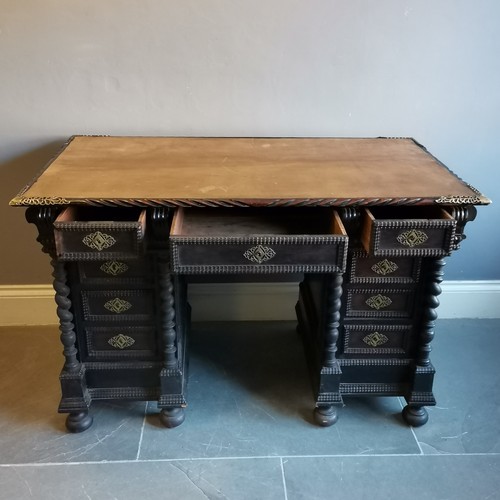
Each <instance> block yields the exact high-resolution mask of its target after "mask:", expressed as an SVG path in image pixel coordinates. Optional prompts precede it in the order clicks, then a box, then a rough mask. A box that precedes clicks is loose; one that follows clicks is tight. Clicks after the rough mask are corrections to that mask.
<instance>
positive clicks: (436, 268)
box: [403, 259, 445, 427]
mask: <svg viewBox="0 0 500 500" xmlns="http://www.w3.org/2000/svg"><path fill="white" fill-rule="evenodd" d="M444 265H445V260H444V259H428V261H427V263H426V266H427V270H426V276H427V283H426V285H425V295H424V299H423V313H422V323H421V326H420V335H419V340H418V346H417V355H416V359H415V367H414V372H413V379H412V382H411V386H410V392H409V394H408V395H407V396H406V402H407V403H408V405H407V406H406V407H405V408H404V410H403V418H404V419H405V421H406V422H407V423H408V424H409V425H411V426H413V427H419V426H421V425H424V424H425V423H426V422H427V420H428V418H429V416H428V414H427V410H426V409H425V408H424V406H433V405H435V404H436V400H435V399H434V395H433V393H432V384H433V381H434V372H435V370H434V367H433V366H432V364H431V361H430V358H429V355H430V352H431V342H432V339H433V338H434V323H435V320H436V319H437V311H436V309H437V308H438V306H439V300H438V296H439V294H440V293H441V287H440V286H439V285H440V284H441V282H442V281H443V267H444Z"/></svg>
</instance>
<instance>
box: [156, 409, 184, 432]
mask: <svg viewBox="0 0 500 500" xmlns="http://www.w3.org/2000/svg"><path fill="white" fill-rule="evenodd" d="M184 417H185V416H184V408H163V409H162V410H161V412H160V422H161V423H162V424H163V425H164V426H165V427H168V428H169V429H172V428H173V427H177V426H178V425H181V424H182V422H184Z"/></svg>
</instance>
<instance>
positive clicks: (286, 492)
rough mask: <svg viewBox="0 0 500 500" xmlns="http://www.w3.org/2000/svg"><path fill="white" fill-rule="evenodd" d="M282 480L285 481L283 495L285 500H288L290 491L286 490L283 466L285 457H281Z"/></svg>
mask: <svg viewBox="0 0 500 500" xmlns="http://www.w3.org/2000/svg"><path fill="white" fill-rule="evenodd" d="M280 467H281V480H282V481H283V493H284V495H285V500H288V490H287V489H286V478H285V467H284V465H283V457H280Z"/></svg>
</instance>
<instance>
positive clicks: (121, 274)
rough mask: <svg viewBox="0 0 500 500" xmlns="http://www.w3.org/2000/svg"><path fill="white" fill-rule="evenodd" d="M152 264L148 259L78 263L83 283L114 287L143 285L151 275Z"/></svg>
mask: <svg viewBox="0 0 500 500" xmlns="http://www.w3.org/2000/svg"><path fill="white" fill-rule="evenodd" d="M149 267H150V263H149V262H148V261H146V259H130V260H120V259H114V260H104V261H102V260H96V261H82V262H78V271H79V275H80V280H81V281H82V283H99V284H106V285H111V286H113V284H114V283H128V282H133V283H140V282H141V283H142V282H145V281H146V280H147V279H148V278H149V275H150V274H151V273H150V271H149Z"/></svg>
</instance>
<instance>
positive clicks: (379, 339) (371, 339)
mask: <svg viewBox="0 0 500 500" xmlns="http://www.w3.org/2000/svg"><path fill="white" fill-rule="evenodd" d="M388 341H389V339H388V338H387V337H386V336H385V335H384V334H383V333H379V332H373V333H370V335H367V336H366V337H363V342H364V343H365V344H368V345H369V346H370V347H379V346H381V345H384V344H385V343H386V342H388Z"/></svg>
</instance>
